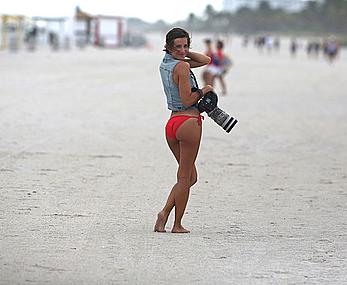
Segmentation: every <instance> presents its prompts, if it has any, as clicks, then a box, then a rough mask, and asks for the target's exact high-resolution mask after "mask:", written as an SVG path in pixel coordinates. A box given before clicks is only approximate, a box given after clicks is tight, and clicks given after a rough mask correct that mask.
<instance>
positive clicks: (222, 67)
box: [203, 40, 232, 95]
mask: <svg viewBox="0 0 347 285" xmlns="http://www.w3.org/2000/svg"><path fill="white" fill-rule="evenodd" d="M205 44H206V46H207V51H206V55H210V57H211V62H210V64H209V65H208V66H207V67H206V68H205V71H204V72H203V79H204V82H205V84H208V85H211V86H215V84H216V82H215V81H216V79H218V80H219V82H220V85H221V87H222V95H227V86H226V83H225V80H224V77H225V75H226V74H227V72H228V71H229V69H230V67H231V65H232V61H231V59H230V57H229V56H227V55H226V54H225V53H224V42H223V41H222V40H218V41H217V42H216V51H215V52H214V51H213V50H212V47H211V42H206V41H205Z"/></svg>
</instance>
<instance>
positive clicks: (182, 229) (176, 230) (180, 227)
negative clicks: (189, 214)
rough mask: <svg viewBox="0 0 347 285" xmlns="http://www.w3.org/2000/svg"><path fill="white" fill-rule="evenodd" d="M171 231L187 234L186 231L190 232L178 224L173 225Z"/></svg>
mask: <svg viewBox="0 0 347 285" xmlns="http://www.w3.org/2000/svg"><path fill="white" fill-rule="evenodd" d="M171 232H172V233H174V234H188V233H190V231H189V230H186V229H185V228H184V227H182V226H179V227H176V226H174V227H173V228H172V230H171Z"/></svg>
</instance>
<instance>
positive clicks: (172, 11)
mask: <svg viewBox="0 0 347 285" xmlns="http://www.w3.org/2000/svg"><path fill="white" fill-rule="evenodd" d="M208 4H211V5H212V6H213V7H214V9H215V10H217V11H219V10H221V9H222V6H223V0H211V1H205V0H171V1H166V0H138V1H135V0H0V14H20V15H25V16H45V17H63V16H71V15H72V14H73V13H74V9H75V7H76V6H77V5H79V6H80V8H81V9H82V10H83V11H85V12H88V13H90V14H102V15H112V16H124V17H136V18H141V19H143V20H145V21H148V22H155V21H157V20H159V19H162V20H164V21H166V22H168V23H173V22H175V21H178V20H184V19H186V18H187V17H188V15H189V13H194V14H195V15H197V16H202V14H203V12H204V10H205V8H206V6H207V5H208Z"/></svg>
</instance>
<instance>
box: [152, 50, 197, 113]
mask: <svg viewBox="0 0 347 285" xmlns="http://www.w3.org/2000/svg"><path fill="white" fill-rule="evenodd" d="M179 62H180V61H179V60H178V59H175V58H173V57H172V55H171V54H169V53H165V56H164V58H163V61H162V62H161V64H160V67H159V70H160V76H161V80H162V82H163V87H164V92H165V95H166V100H167V106H168V109H169V110H172V111H185V110H188V109H193V108H194V109H197V104H194V105H192V106H190V107H185V106H184V105H183V103H182V100H181V97H180V95H179V91H178V86H177V85H176V83H175V82H174V81H173V71H174V68H175V66H176V64H177V63H179ZM196 85H197V84H196V82H195V81H194V78H193V77H192V75H191V76H190V86H191V87H196V88H198V86H196Z"/></svg>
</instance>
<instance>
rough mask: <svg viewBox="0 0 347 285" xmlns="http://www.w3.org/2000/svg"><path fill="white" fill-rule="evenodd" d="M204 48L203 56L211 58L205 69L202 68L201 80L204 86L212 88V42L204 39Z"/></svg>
mask: <svg viewBox="0 0 347 285" xmlns="http://www.w3.org/2000/svg"><path fill="white" fill-rule="evenodd" d="M204 43H205V46H206V51H205V55H207V56H208V57H210V58H211V61H210V63H209V64H208V65H206V67H205V68H204V71H203V73H202V79H203V80H204V83H205V85H211V86H213V81H214V74H213V73H212V72H211V70H210V68H209V67H210V66H211V65H212V63H213V56H214V55H213V49H212V41H211V40H210V39H205V40H204Z"/></svg>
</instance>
